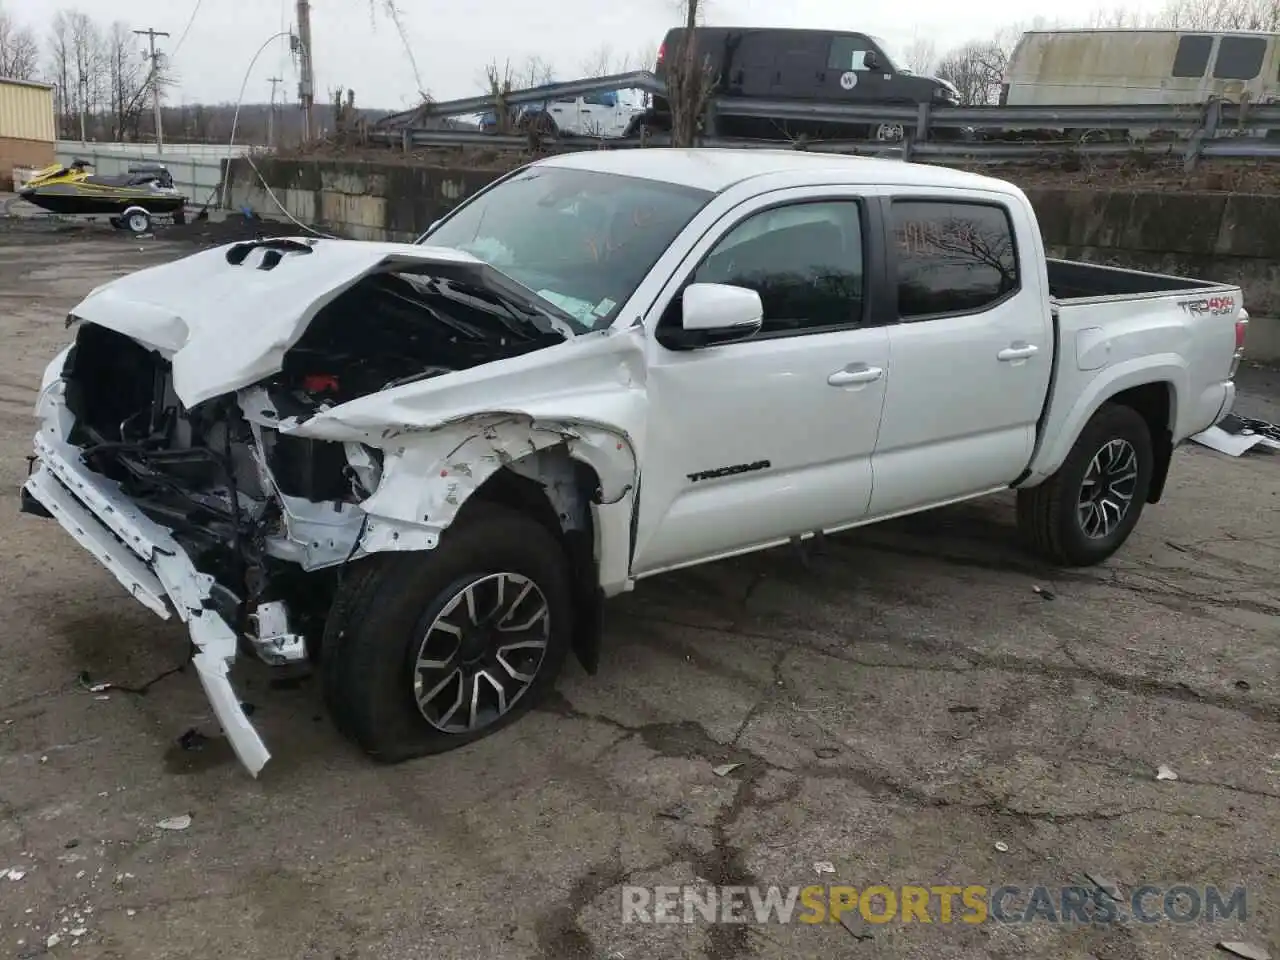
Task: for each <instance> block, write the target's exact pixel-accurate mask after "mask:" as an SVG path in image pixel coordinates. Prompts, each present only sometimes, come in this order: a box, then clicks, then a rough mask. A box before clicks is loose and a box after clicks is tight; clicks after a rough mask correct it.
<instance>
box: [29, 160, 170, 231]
mask: <svg viewBox="0 0 1280 960" xmlns="http://www.w3.org/2000/svg"><path fill="white" fill-rule="evenodd" d="M92 169H93V165H92V164H91V163H89V161H87V160H74V161H72V162H71V163H70V164H68V165H63V164H60V163H55V164H51V165H50V166H47V167H45V168H44V169H43V170H38V171H37V172H36V173H35V175H34V176H33V177H32V178H31V179H30V180H28V181H27V183H26V185H25V186H24V187H23V188H22V189H21V190H19V191H18V196H19V197H21V198H22V199H23V200H26V201H27V202H28V203H33V204H35V205H36V206H37V207H40V208H41V209H44V210H48V211H49V212H50V213H57V214H62V215H64V216H107V217H110V218H111V223H112V225H113V226H116V227H121V228H124V227H128V228H129V229H131V230H133V231H134V232H135V233H145V232H146V231H147V230H149V229H150V227H151V217H152V216H163V217H172V218H173V220H174V222H175V223H182V222H183V220H184V219H185V218H184V216H183V211H184V210H185V209H186V206H187V197H186V195H185V194H183V193H182V192H181V191H179V190H178V189H177V187H175V186H174V184H173V176H172V175H171V174H170V173H169V169H168V168H167V167H165V166H164V165H163V164H159V163H141V164H137V165H134V166H131V167H129V172H128V173H124V174H120V175H118V176H114V177H107V176H98V175H97V174H94V173H93V172H92Z"/></svg>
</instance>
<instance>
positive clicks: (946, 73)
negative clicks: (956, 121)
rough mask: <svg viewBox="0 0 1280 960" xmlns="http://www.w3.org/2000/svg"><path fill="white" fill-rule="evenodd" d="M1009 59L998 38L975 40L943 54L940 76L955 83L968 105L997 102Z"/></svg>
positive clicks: (939, 67)
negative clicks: (996, 39)
mask: <svg viewBox="0 0 1280 960" xmlns="http://www.w3.org/2000/svg"><path fill="white" fill-rule="evenodd" d="M1007 62H1008V54H1007V53H1006V52H1005V50H1004V49H1003V48H1002V47H1001V46H1000V44H999V43H998V42H996V41H995V40H972V41H970V42H969V43H966V44H964V45H963V46H960V47H956V48H955V49H954V50H951V51H948V52H947V54H946V55H945V56H943V58H942V59H941V60H940V61H939V63H938V76H939V77H941V78H942V79H944V80H948V81H950V82H951V84H952V85H954V86H955V88H956V90H957V91H958V92H959V94H960V102H961V103H963V104H965V105H966V106H979V105H982V104H989V103H995V102H997V100H998V99H999V97H1000V84H1001V83H1003V81H1004V68H1005V65H1006V63H1007Z"/></svg>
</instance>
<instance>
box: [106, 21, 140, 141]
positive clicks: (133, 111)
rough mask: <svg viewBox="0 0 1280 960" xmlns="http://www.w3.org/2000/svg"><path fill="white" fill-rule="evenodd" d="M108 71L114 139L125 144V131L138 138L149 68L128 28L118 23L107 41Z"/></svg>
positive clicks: (113, 25)
mask: <svg viewBox="0 0 1280 960" xmlns="http://www.w3.org/2000/svg"><path fill="white" fill-rule="evenodd" d="M107 70H108V73H109V75H110V91H111V93H110V98H111V137H112V139H115V140H124V139H125V138H126V131H129V132H132V134H133V136H134V138H135V139H136V138H137V136H138V118H139V116H140V114H141V112H142V95H143V92H144V91H145V90H146V86H147V67H146V66H145V65H144V61H143V59H142V56H141V55H140V53H139V52H138V49H137V47H136V46H135V44H134V37H133V31H132V30H130V29H129V25H128V24H127V23H124V22H123V21H119V20H117V21H116V22H115V23H113V24H112V25H111V34H110V36H109V37H108V39H107Z"/></svg>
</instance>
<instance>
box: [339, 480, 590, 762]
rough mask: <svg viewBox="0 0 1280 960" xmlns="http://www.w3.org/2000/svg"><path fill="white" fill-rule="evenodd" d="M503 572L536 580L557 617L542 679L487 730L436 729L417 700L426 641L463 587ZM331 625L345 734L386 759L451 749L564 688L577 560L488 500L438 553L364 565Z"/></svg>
mask: <svg viewBox="0 0 1280 960" xmlns="http://www.w3.org/2000/svg"><path fill="white" fill-rule="evenodd" d="M498 572H511V573H515V574H519V575H522V576H524V577H527V578H528V579H530V580H532V581H533V582H534V583H535V584H536V585H537V587H538V589H540V590H541V591H542V594H543V596H544V597H545V599H546V606H547V609H548V611H549V634H548V636H547V638H546V639H547V643H546V648H545V650H544V653H543V656H542V660H541V663H540V664H538V666H537V669H536V671H535V672H534V673H533V680H532V682H530V683H529V684H528V686H527V687H526V688H525V689H524V691H523V692H522V693H521V694H519V695H518V698H516V699H514V700H513V701H512V703H511V705H510V707H509V709H507V711H506V713H504V714H501V715H500V716H498V717H497V718H496V719H494V720H492V722H490V723H489V724H488V725H487V726H484V727H481V728H479V729H475V730H470V731H467V732H464V733H450V732H446V731H443V730H440V729H438V728H437V727H435V726H433V725H432V724H431V723H429V722H428V721H427V719H426V717H425V716H424V715H423V712H422V711H421V710H420V709H419V707H418V703H417V700H416V698H415V694H414V687H413V684H414V679H415V677H416V676H417V675H418V674H417V671H416V669H415V664H416V662H417V657H418V654H419V651H420V644H421V642H422V637H423V636H424V635H425V633H426V631H427V629H428V627H429V625H430V624H431V623H432V622H433V621H434V620H435V618H436V616H437V615H438V614H440V612H441V610H442V608H444V607H445V605H446V604H447V603H448V601H449V600H450V599H452V598H453V597H454V596H455V595H456V594H457V592H458V590H459V589H460V586H459V585H460V584H463V583H464V582H470V581H474V580H476V579H478V578H480V577H482V576H485V575H491V574H494V573H498ZM347 574H348V575H349V576H350V577H351V578H352V579H351V580H349V581H348V583H347V585H346V587H344V588H343V590H342V592H341V593H340V596H339V599H338V601H337V602H336V603H335V606H334V610H333V611H332V612H331V614H330V617H329V622H328V624H327V625H326V631H325V637H324V640H323V648H322V649H323V656H322V658H321V663H322V668H323V679H324V693H325V700H326V702H327V704H328V707H329V711H330V714H331V715H332V717H333V719H334V722H335V723H336V724H337V726H338V729H339V730H340V731H341V732H342V733H343V734H344V735H346V736H347V737H349V738H350V739H351V740H353V741H355V742H356V743H357V744H358V745H359V746H360V747H361V748H362V749H363V750H364V751H365V752H366V753H368V754H369V755H370V756H372V757H373V758H374V759H376V760H379V761H381V762H384V763H399V762H401V761H404V760H410V759H413V758H415V757H422V756H427V755H429V754H435V753H443V752H445V751H447V750H453V749H456V748H458V747H462V746H465V745H466V744H468V743H472V742H474V741H476V740H479V739H481V738H482V737H486V736H488V735H489V734H491V733H495V732H497V731H498V730H501V729H502V728H503V727H505V726H507V725H508V724H510V723H512V722H513V721H515V720H516V719H518V718H519V717H520V716H522V715H523V714H524V713H526V712H528V710H529V709H530V708H532V707H533V706H535V705H536V704H537V702H538V701H539V700H540V699H541V698H542V697H543V696H545V695H546V693H548V692H549V691H550V690H551V689H552V688H553V687H554V685H555V681H556V677H557V675H558V674H559V672H560V668H561V667H562V666H563V665H564V660H565V656H566V655H567V653H568V651H569V649H570V646H571V642H572V635H573V617H574V607H573V594H572V588H571V571H570V568H569V560H568V557H567V555H566V553H565V551H564V549H563V547H562V546H561V544H560V542H559V541H558V540H557V539H556V537H555V536H553V535H552V533H551V532H550V531H548V530H547V528H546V527H544V526H543V525H542V524H540V523H538V522H537V521H536V520H533V519H531V518H530V517H528V516H526V515H524V514H521V513H519V512H517V511H514V510H511V509H508V508H505V507H502V506H499V505H489V504H485V505H484V507H483V511H482V512H479V513H477V514H475V515H473V516H472V517H471V518H469V519H466V518H464V519H462V520H461V522H460V524H459V525H456V526H454V527H450V528H449V529H448V530H446V531H445V533H444V535H443V536H442V537H441V541H440V544H439V545H438V546H437V547H436V549H434V550H428V551H424V552H422V553H402V554H395V553H391V554H385V555H381V556H377V557H372V558H369V559H367V560H363V561H360V562H358V563H356V564H353V565H352V568H351V569H349V570H348V571H347Z"/></svg>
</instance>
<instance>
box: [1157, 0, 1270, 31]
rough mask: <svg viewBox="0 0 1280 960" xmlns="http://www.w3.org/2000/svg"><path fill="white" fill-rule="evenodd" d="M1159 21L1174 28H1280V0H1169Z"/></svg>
mask: <svg viewBox="0 0 1280 960" xmlns="http://www.w3.org/2000/svg"><path fill="white" fill-rule="evenodd" d="M1155 25H1158V26H1162V27H1167V28H1169V29H1173V30H1266V31H1268V32H1273V31H1275V30H1277V29H1280V0H1169V2H1168V3H1167V4H1166V5H1165V7H1164V9H1163V10H1161V11H1160V14H1159V16H1158V17H1157V18H1156V23H1155Z"/></svg>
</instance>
